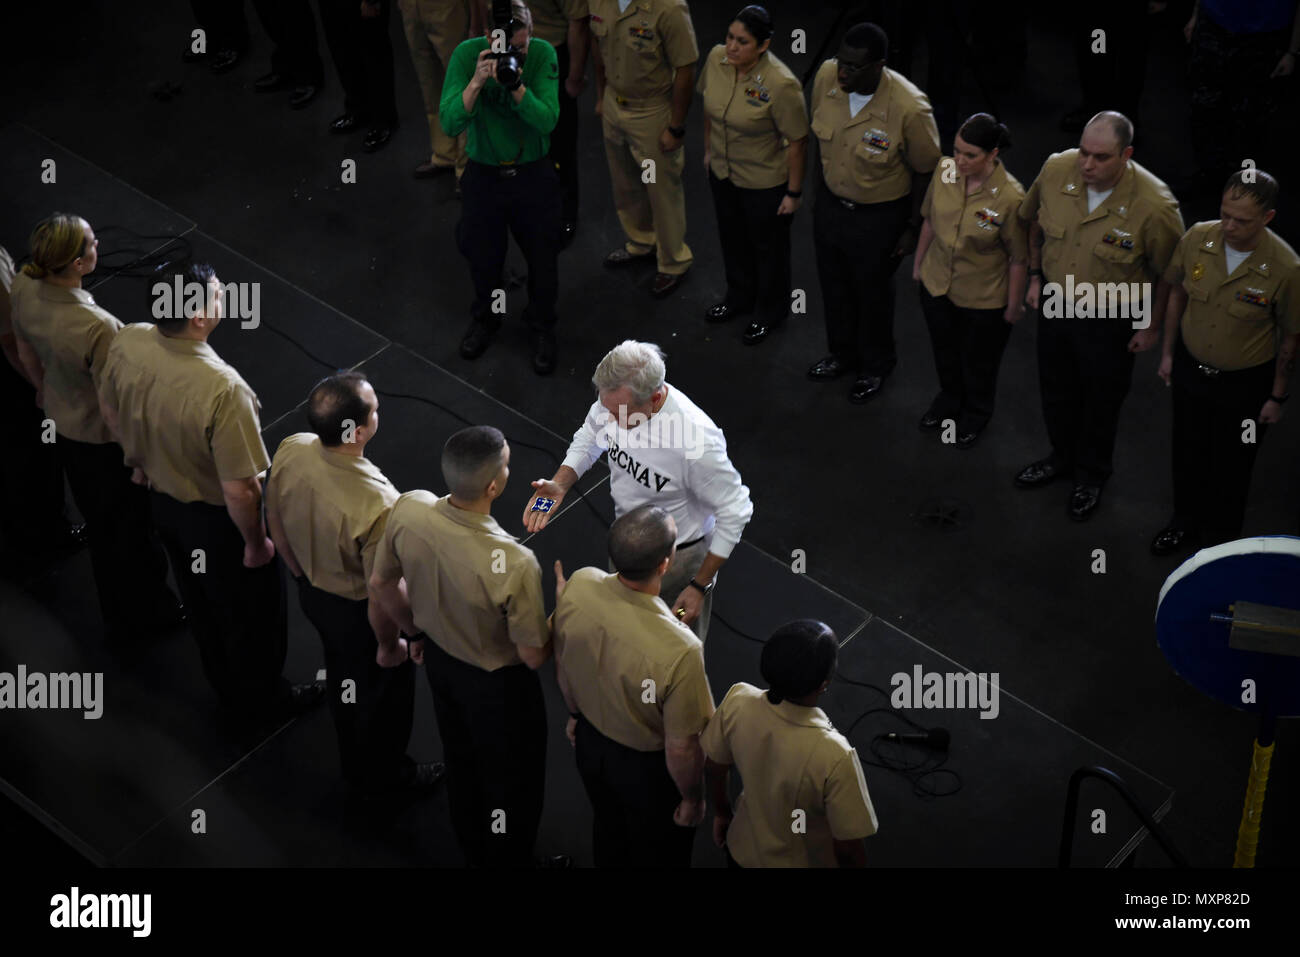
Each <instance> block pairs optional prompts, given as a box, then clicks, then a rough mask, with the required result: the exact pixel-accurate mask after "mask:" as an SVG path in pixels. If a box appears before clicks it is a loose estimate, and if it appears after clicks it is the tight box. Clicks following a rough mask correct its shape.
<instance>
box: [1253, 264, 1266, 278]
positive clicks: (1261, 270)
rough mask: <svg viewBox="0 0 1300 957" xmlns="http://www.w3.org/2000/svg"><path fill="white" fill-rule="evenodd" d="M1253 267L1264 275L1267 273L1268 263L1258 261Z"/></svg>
mask: <svg viewBox="0 0 1300 957" xmlns="http://www.w3.org/2000/svg"><path fill="white" fill-rule="evenodd" d="M1255 268H1256V269H1258V270H1259V271H1260V272H1262V273H1263V274H1264V275H1266V276H1267V275H1268V263H1260V264H1259V265H1257V266H1256V267H1255Z"/></svg>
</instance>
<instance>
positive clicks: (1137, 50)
mask: <svg viewBox="0 0 1300 957" xmlns="http://www.w3.org/2000/svg"><path fill="white" fill-rule="evenodd" d="M1086 19H1087V21H1088V22H1087V24H1084V23H1083V22H1082V21H1078V22H1076V23H1075V25H1074V27H1073V33H1074V36H1073V38H1072V41H1073V42H1072V45H1073V46H1074V57H1075V63H1076V65H1077V66H1078V69H1079V88H1080V93H1081V94H1082V106H1083V107H1084V109H1085V110H1088V111H1091V112H1092V113H1099V112H1101V111H1102V110H1117V111H1119V112H1120V113H1123V114H1124V115H1125V116H1127V117H1128V118H1129V119H1130V120H1132V121H1133V122H1134V124H1137V123H1138V106H1139V104H1140V102H1141V99H1142V87H1143V86H1144V85H1145V81H1146V72H1147V47H1148V45H1149V44H1150V39H1151V30H1150V25H1149V21H1150V19H1151V17H1150V14H1148V13H1147V8H1146V4H1145V3H1134V2H1132V0H1100V2H1098V3H1096V4H1094V5H1093V6H1092V7H1091V9H1090V10H1089V16H1088V17H1087V18H1086ZM1097 29H1101V30H1104V31H1105V36H1106V49H1105V52H1100V51H1099V52H1094V50H1093V48H1094V46H1096V44H1097V40H1095V39H1094V38H1093V31H1094V30H1097ZM1243 155H1246V154H1243Z"/></svg>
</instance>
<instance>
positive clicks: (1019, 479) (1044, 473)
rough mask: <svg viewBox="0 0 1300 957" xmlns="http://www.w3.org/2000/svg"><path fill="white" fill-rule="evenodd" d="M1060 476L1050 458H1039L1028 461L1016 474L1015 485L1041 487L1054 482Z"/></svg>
mask: <svg viewBox="0 0 1300 957" xmlns="http://www.w3.org/2000/svg"><path fill="white" fill-rule="evenodd" d="M1059 477H1060V473H1059V472H1058V471H1057V469H1056V463H1055V462H1053V461H1052V460H1051V459H1039V460H1038V461H1037V462H1030V463H1029V464H1028V465H1026V466H1025V467H1024V468H1023V469H1021V470H1020V474H1019V475H1017V476H1016V485H1018V486H1019V487H1020V488H1041V487H1042V486H1044V485H1047V484H1049V483H1051V482H1055V481H1056V480H1057V479H1058V478H1059Z"/></svg>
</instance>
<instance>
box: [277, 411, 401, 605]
mask: <svg viewBox="0 0 1300 957" xmlns="http://www.w3.org/2000/svg"><path fill="white" fill-rule="evenodd" d="M397 494H398V493H397V489H396V488H394V487H393V483H392V482H390V481H388V479H387V478H386V477H385V476H384V473H383V472H381V471H379V469H378V468H376V467H375V466H374V464H372V463H371V462H370V460H369V459H365V458H359V457H358V456H355V455H345V454H343V453H342V452H339V451H337V450H334V449H329V448H326V447H325V446H324V445H322V444H321V440H320V437H319V436H317V435H314V434H313V433H310V432H299V433H297V434H295V435H291V436H289V437H288V438H286V439H285V440H284V441H283V442H281V443H280V447H279V448H278V449H277V450H276V452H275V458H274V459H273V460H272V461H271V474H270V477H269V478H268V479H267V483H266V507H267V508H268V509H272V508H273V509H275V510H276V512H277V513H278V514H279V516H280V521H281V523H282V524H283V525H284V534H285V537H286V538H288V540H289V546H290V547H291V548H292V549H293V554H294V557H295V558H297V559H298V564H299V565H301V566H302V571H303V574H304V575H306V576H307V580H308V581H309V582H311V583H312V584H313V585H314V586H316V587H317V588H319V589H321V590H322V591H327V592H329V593H330V594H332V595H338V596H339V597H340V598H348V599H351V600H353V601H360V600H361V599H364V598H365V597H366V594H367V587H366V586H367V582H368V581H369V579H370V572H371V569H372V568H373V566H374V562H375V552H376V551H377V550H378V548H379V541H380V539H381V538H383V536H384V524H385V522H386V520H387V518H388V510H389V508H390V507H391V506H392V504H393V503H394V502H395V501H397Z"/></svg>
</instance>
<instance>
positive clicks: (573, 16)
mask: <svg viewBox="0 0 1300 957" xmlns="http://www.w3.org/2000/svg"><path fill="white" fill-rule="evenodd" d="M528 12H529V13H531V14H532V15H533V36H535V37H540V38H541V39H543V40H545V41H546V42H547V43H549V44H550V45H551V46H553V47H555V48H557V49H558V48H559V46H560V44H562V43H566V42H567V41H568V39H569V21H570V20H585V19H587V0H531V2H530V3H529V4H528ZM560 86H561V87H563V86H564V77H560Z"/></svg>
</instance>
